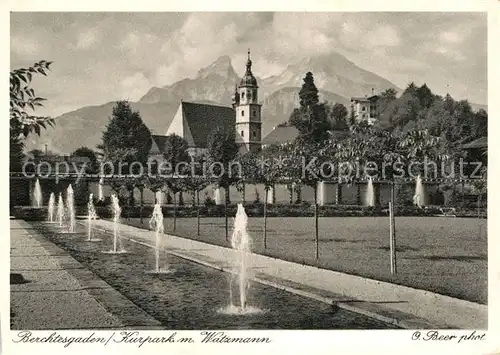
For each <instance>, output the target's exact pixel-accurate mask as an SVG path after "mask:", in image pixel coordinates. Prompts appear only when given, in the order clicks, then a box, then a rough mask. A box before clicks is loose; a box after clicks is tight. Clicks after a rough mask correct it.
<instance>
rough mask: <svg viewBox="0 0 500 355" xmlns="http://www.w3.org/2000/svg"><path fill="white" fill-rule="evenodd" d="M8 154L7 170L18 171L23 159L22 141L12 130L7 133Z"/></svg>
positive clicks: (20, 168)
mask: <svg viewBox="0 0 500 355" xmlns="http://www.w3.org/2000/svg"><path fill="white" fill-rule="evenodd" d="M9 145H10V150H9V152H10V155H9V171H10V172H20V171H21V170H22V167H23V160H24V142H23V140H22V139H21V138H20V137H19V134H16V133H15V132H13V131H12V130H11V131H10V135H9Z"/></svg>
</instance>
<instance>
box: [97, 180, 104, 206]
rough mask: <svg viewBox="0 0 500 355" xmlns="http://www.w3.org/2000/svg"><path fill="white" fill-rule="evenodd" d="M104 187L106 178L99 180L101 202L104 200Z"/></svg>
mask: <svg viewBox="0 0 500 355" xmlns="http://www.w3.org/2000/svg"><path fill="white" fill-rule="evenodd" d="M103 185H104V178H100V179H99V186H98V192H97V193H98V195H97V196H98V198H99V201H102V200H104V192H103Z"/></svg>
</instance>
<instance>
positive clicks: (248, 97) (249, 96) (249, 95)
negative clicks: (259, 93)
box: [247, 91, 252, 100]
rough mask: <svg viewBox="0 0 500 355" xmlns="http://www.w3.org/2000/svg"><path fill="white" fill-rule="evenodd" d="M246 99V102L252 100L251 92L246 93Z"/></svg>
mask: <svg viewBox="0 0 500 355" xmlns="http://www.w3.org/2000/svg"><path fill="white" fill-rule="evenodd" d="M247 99H248V100H251V99H252V92H251V91H249V92H248V93H247Z"/></svg>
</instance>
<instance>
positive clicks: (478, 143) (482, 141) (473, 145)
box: [462, 137, 488, 149]
mask: <svg viewBox="0 0 500 355" xmlns="http://www.w3.org/2000/svg"><path fill="white" fill-rule="evenodd" d="M462 148H463V149H478V148H488V137H481V138H478V139H476V140H475V141H472V142H469V143H467V144H464V145H463V146H462Z"/></svg>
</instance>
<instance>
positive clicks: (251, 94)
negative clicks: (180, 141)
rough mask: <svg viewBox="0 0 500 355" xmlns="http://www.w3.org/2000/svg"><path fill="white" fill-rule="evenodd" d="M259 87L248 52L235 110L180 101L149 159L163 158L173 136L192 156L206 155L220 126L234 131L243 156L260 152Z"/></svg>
mask: <svg viewBox="0 0 500 355" xmlns="http://www.w3.org/2000/svg"><path fill="white" fill-rule="evenodd" d="M258 88H259V87H258V85H257V79H256V78H255V76H254V75H253V73H252V60H251V59H250V51H248V60H247V63H246V71H245V74H244V76H243V77H242V78H241V80H240V83H239V85H236V89H235V93H234V96H233V98H232V99H233V104H232V107H229V106H223V105H216V104H204V103H195V102H187V101H183V100H181V103H180V105H179V108H178V109H177V112H176V114H175V116H174V118H173V120H172V122H171V123H170V125H169V127H168V129H167V131H166V132H165V136H159V135H154V136H153V137H152V138H153V144H152V147H151V151H150V157H151V158H153V159H157V160H159V159H160V157H161V155H162V154H163V152H164V148H165V147H164V146H165V142H166V139H165V138H166V136H168V135H170V134H176V135H178V136H181V137H182V138H184V139H185V140H186V142H187V143H188V152H189V154H192V155H201V154H204V153H206V151H207V148H208V141H209V137H210V135H211V134H212V132H213V131H214V130H215V129H216V128H218V127H224V128H227V129H229V128H232V129H234V130H235V142H236V143H237V144H238V146H239V152H240V154H245V153H248V152H254V151H259V150H260V149H261V146H262V142H261V140H262V132H261V126H262V122H261V105H260V104H259V103H258Z"/></svg>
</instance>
